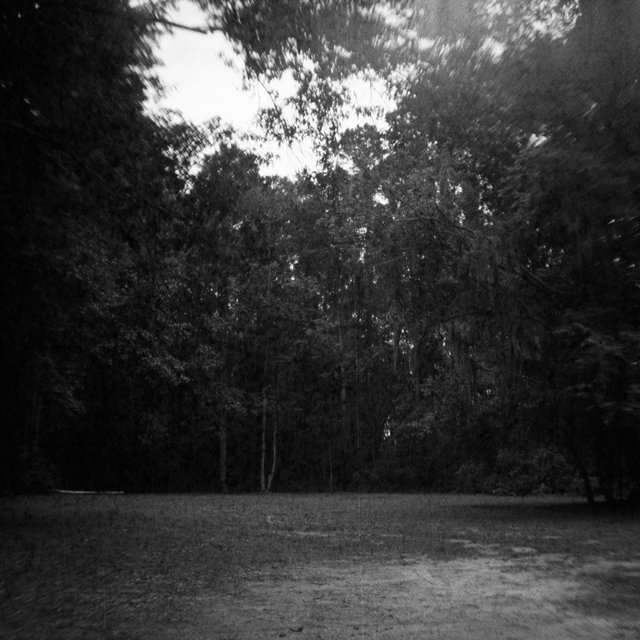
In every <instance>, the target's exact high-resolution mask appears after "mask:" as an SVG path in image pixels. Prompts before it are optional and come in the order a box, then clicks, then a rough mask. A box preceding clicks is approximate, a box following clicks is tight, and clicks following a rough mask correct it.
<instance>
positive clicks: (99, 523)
mask: <svg viewBox="0 0 640 640" xmlns="http://www.w3.org/2000/svg"><path fill="white" fill-rule="evenodd" d="M0 506H1V507H4V508H3V510H2V511H1V512H0V525H1V526H2V529H0V535H2V537H1V538H0V542H1V544H2V549H0V550H1V551H2V564H1V565H0V567H1V571H0V637H2V638H7V639H10V640H18V639H19V640H22V639H25V640H27V639H31V638H33V639H36V638H47V639H48V638H52V639H56V638H61V639H62V638H64V639H67V638H88V639H90V638H163V639H164V638H186V639H188V640H205V639H211V640H223V639H224V640H227V639H229V640H231V639H237V640H249V639H255V640H259V639H260V640H261V639H263V638H285V637H288V638H300V639H306V638H321V639H330V638H336V639H340V638H379V639H387V638H388V639H390V640H394V639H399V638H403V639H404V638H407V639H409V640H411V639H418V638H420V639H425V638H426V639H428V638H434V639H438V640H449V639H451V640H454V639H455V640H461V639H465V638H470V639H471V638H473V639H478V640H483V639H485V638H486V639H489V638H491V639H494V638H495V639H500V638H504V639H511V640H520V639H523V640H524V639H525V638H526V639H532V640H538V639H540V640H542V639H549V640H552V639H553V640H563V639H571V638H584V639H589V640H591V639H592V638H593V639H603V640H607V639H621V640H623V639H624V640H626V639H627V638H628V639H632V638H633V639H634V640H635V639H637V638H640V536H639V535H638V534H639V533H640V520H639V518H638V516H637V515H634V514H608V513H605V512H597V513H594V512H592V511H590V510H589V509H587V508H586V507H585V506H583V505H581V504H576V503H575V501H573V500H571V499H566V498H565V499H563V498H555V499H508V498H493V497H492V498H487V497H477V496H406V495H402V496H400V495H396V496H353V495H347V496H330V497H327V496H317V495H316V496H291V495H289V496H227V497H225V496H123V497H121V498H118V499H116V498H111V499H107V498H101V499H89V500H87V499H84V500H81V499H77V498H75V499H71V498H64V499H60V498H59V497H58V498H56V497H49V498H40V499H28V500H25V499H20V500H9V501H3V502H0Z"/></svg>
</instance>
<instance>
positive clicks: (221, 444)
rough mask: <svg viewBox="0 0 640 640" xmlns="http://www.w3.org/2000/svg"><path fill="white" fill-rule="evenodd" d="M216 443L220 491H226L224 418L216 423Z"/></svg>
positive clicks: (225, 429) (225, 428) (225, 424)
mask: <svg viewBox="0 0 640 640" xmlns="http://www.w3.org/2000/svg"><path fill="white" fill-rule="evenodd" d="M218 444H219V447H220V451H219V458H218V472H219V478H220V491H222V493H228V492H229V488H228V487H227V423H226V420H225V419H224V418H222V419H221V420H220V423H219V425H218Z"/></svg>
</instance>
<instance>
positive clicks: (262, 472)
mask: <svg viewBox="0 0 640 640" xmlns="http://www.w3.org/2000/svg"><path fill="white" fill-rule="evenodd" d="M266 449H267V388H266V387H262V439H261V446H260V491H261V492H262V493H264V492H265V491H267V486H266V483H265V469H264V465H265V458H266Z"/></svg>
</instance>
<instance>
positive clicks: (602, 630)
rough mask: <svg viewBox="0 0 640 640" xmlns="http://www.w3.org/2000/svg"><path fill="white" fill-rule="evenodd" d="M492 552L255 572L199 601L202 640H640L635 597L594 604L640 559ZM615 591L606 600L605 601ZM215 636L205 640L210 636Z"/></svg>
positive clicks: (639, 565) (634, 574)
mask: <svg viewBox="0 0 640 640" xmlns="http://www.w3.org/2000/svg"><path fill="white" fill-rule="evenodd" d="M522 554H523V556H524V557H525V558H526V560H525V561H524V562H523V561H520V560H517V559H515V560H504V559H500V558H496V557H494V556H493V555H486V556H484V557H478V558H465V559H456V560H449V561H431V560H429V558H420V559H417V558H416V559H413V560H411V561H406V562H404V563H403V564H379V563H375V562H369V563H362V562H353V563H345V562H341V563H330V564H327V563H319V562H312V563H309V564H307V565H304V566H299V567H295V568H290V570H289V572H288V574H287V575H282V574H271V575H269V574H264V573H262V572H261V573H256V574H255V575H252V576H247V580H246V582H245V583H244V585H243V586H242V588H241V589H239V590H238V591H236V592H233V593H229V594H226V595H225V596H224V597H217V598H204V599H203V600H202V602H201V607H202V611H203V623H204V624H203V626H204V627H205V628H206V629H208V631H205V632H204V633H203V634H202V635H201V636H199V637H201V638H212V639H213V638H215V639H220V640H222V639H225V640H226V639H229V640H230V639H232V638H233V639H237V640H249V639H252V640H253V639H255V640H257V639H259V638H286V637H288V638H300V639H301V640H302V639H311V638H318V639H319V638H322V639H323V640H329V639H334V638H335V639H336V640H338V639H341V638H379V639H380V640H383V639H389V640H391V639H400V638H402V639H409V640H411V639H416V640H418V639H420V640H424V639H428V638H433V639H434V640H436V639H437V640H463V639H466V638H469V639H475V640H484V639H487V640H489V639H491V640H495V639H499V638H504V639H509V640H520V639H522V640H525V639H527V640H564V639H569V638H581V639H605V638H611V639H613V638H615V639H627V638H628V639H629V640H632V639H634V640H636V639H637V638H640V610H639V609H638V608H637V607H638V604H640V594H638V596H639V597H638V598H636V599H635V601H633V602H625V596H624V594H623V593H620V594H619V595H620V599H621V601H620V603H619V605H620V606H619V607H615V608H613V609H611V608H609V607H598V596H599V591H600V589H602V583H603V582H606V581H607V580H609V579H611V578H612V577H613V578H614V579H618V580H620V579H621V580H623V581H624V580H629V581H633V582H635V584H636V587H637V585H638V584H640V559H639V560H636V561H633V562H626V563H620V562H606V561H600V562H597V563H593V564H591V565H585V566H582V567H576V566H575V565H573V563H572V562H571V559H570V558H563V557H559V556H546V555H530V554H529V553H528V551H527V550H522ZM611 596H612V594H611V593H608V594H606V598H605V599H606V601H607V602H609V601H610V599H611ZM213 629H215V632H213V633H211V631H210V630H213Z"/></svg>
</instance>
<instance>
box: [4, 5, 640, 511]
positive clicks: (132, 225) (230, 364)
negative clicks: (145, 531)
mask: <svg viewBox="0 0 640 640" xmlns="http://www.w3.org/2000/svg"><path fill="white" fill-rule="evenodd" d="M166 4H169V3H161V2H156V3H151V4H143V5H138V6H137V7H135V8H133V7H131V6H130V5H129V3H128V2H126V1H125V0H109V1H108V2H107V1H105V0H101V1H100V2H97V1H96V2H93V1H92V0H74V1H73V2H65V3H37V2H33V1H29V0H11V1H10V2H8V3H7V4H6V5H5V6H4V7H3V9H2V10H1V11H2V12H1V14H0V15H1V17H2V23H1V24H0V29H1V31H2V37H1V38H0V131H1V136H2V138H1V141H2V144H1V149H2V150H1V152H0V153H2V177H1V178H0V199H1V202H2V216H3V219H2V231H3V233H2V241H3V247H2V260H3V265H2V272H3V278H2V299H3V304H2V327H3V328H2V333H1V340H2V355H3V366H2V380H1V381H0V385H1V388H2V389H3V392H4V397H5V400H4V415H5V420H4V425H3V432H2V454H1V455H2V459H1V460H0V466H1V471H0V473H1V474H2V475H1V482H2V488H3V490H4V491H24V490H42V489H48V488H52V487H54V486H56V487H64V488H72V489H79V488H82V489H126V490H218V491H227V490H234V491H236V490H257V489H260V490H263V491H265V490H270V489H274V490H461V491H494V492H496V491H497V492H521V493H527V492H532V491H572V490H576V488H578V487H579V486H580V487H582V490H583V491H584V492H585V495H586V496H587V497H588V498H589V499H593V496H594V495H595V494H596V493H597V492H601V493H602V494H603V495H604V496H605V498H606V499H607V500H609V501H613V500H616V499H619V498H627V497H629V496H633V495H635V494H636V493H637V492H638V490H639V489H640V431H639V424H640V422H639V418H640V365H639V362H640V329H639V327H638V322H639V319H640V267H639V266H638V264H637V260H638V258H639V257H640V246H639V245H640V213H639V203H640V191H639V190H638V184H640V120H638V115H637V114H638V113H640V93H639V87H640V58H639V56H640V51H639V46H640V44H639V43H640V38H639V37H638V35H640V33H639V29H640V9H639V8H638V4H637V3H636V2H634V1H632V0H624V1H622V0H620V1H619V2H617V3H608V2H605V1H604V0H582V1H581V2H566V1H565V2H560V1H558V2H542V1H541V2H534V3H531V2H524V1H519V0H505V1H504V2H489V3H488V2H464V1H463V0H439V1H438V2H431V3H424V4H421V3H410V2H397V3H392V4H388V3H387V5H386V8H384V9H380V8H379V7H377V3H376V2H359V3H353V2H342V1H340V0H335V1H334V2H329V3H317V5H316V4H314V3H310V4H305V3H288V2H287V3H282V2H264V1H260V2H258V1H256V0H246V1H242V0H238V1H237V2H215V1H212V2H201V3H199V4H201V5H202V6H203V7H205V8H206V9H207V10H208V11H209V13H210V16H211V24H210V27H211V29H213V30H218V29H219V30H223V31H224V32H225V33H226V34H227V36H228V37H229V38H231V39H232V40H233V41H234V42H235V43H236V45H237V46H238V48H239V50H241V51H243V53H244V54H245V57H246V60H247V70H248V73H250V74H257V75H262V76H264V77H265V78H269V77H274V76H276V75H277V74H278V72H281V71H282V70H284V69H285V68H286V69H289V70H290V71H291V72H292V74H293V77H295V78H296V79H297V80H298V82H299V92H298V94H297V95H295V96H293V97H292V98H290V99H289V100H288V106H287V108H286V109H285V110H280V109H278V108H274V109H271V110H269V111H266V112H265V113H264V114H263V121H264V123H265V124H266V125H268V128H269V131H270V134H271V135H273V136H275V137H280V138H281V139H282V140H286V139H288V138H290V137H292V136H296V135H304V136H306V137H307V138H308V139H312V140H314V144H315V148H316V152H317V157H318V167H317V169H315V170H314V171H308V172H306V173H304V174H302V175H300V176H298V177H297V178H296V179H295V180H288V179H279V178H265V177H263V176H262V174H261V171H260V167H261V159H260V158H258V157H257V156H255V155H253V154H252V153H250V152H248V151H246V150H245V149H244V148H243V147H242V145H241V144H240V143H239V142H238V141H237V139H236V138H235V137H234V135H233V134H232V133H229V132H228V131H226V130H224V129H223V128H221V127H218V128H216V127H213V128H212V129H208V130H201V129H197V128H196V127H193V126H191V125H188V124H184V123H176V122H175V120H167V121H164V120H162V119H161V118H159V117H158V116H151V115H149V114H148V113H147V112H146V111H145V108H144V101H145V97H146V94H147V91H149V88H150V84H152V83H153V77H152V75H151V74H152V67H153V57H152V51H153V48H152V45H153V38H154V36H155V35H157V34H158V33H159V32H160V30H162V29H165V28H167V25H168V23H169V21H168V20H167V18H166V14H165V10H166V6H165V5H166ZM392 12H393V13H392ZM203 37H206V36H204V35H203ZM359 70H360V71H359ZM364 70H367V72H368V73H370V74H378V76H379V77H388V78H389V79H390V80H389V87H390V88H389V90H390V91H393V95H394V99H395V107H394V109H393V110H392V111H391V112H390V113H388V114H387V116H386V126H385V127H384V128H380V127H377V126H373V125H372V124H363V125H360V126H357V127H352V128H348V127H347V125H346V124H345V123H346V122H347V121H348V117H347V116H348V115H349V113H351V109H352V105H350V104H349V101H348V88H349V78H350V77H352V75H353V74H354V73H358V72H360V73H363V72H364ZM285 113H286V114H287V117H285ZM292 114H294V115H292ZM287 118H288V119H287Z"/></svg>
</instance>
